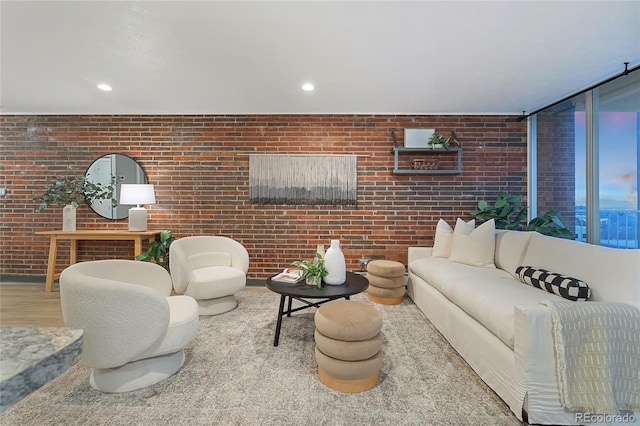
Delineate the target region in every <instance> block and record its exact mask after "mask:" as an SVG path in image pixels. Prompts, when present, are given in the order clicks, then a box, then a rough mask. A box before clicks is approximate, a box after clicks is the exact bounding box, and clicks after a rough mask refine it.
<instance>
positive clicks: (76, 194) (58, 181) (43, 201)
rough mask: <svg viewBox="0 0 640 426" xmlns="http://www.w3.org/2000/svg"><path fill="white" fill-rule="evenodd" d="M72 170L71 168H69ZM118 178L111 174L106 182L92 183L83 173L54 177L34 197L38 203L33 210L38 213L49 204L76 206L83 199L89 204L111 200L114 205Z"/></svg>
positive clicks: (115, 204)
mask: <svg viewBox="0 0 640 426" xmlns="http://www.w3.org/2000/svg"><path fill="white" fill-rule="evenodd" d="M69 170H70V171H73V170H72V169H69ZM119 181H120V180H119V179H118V178H117V177H115V176H112V177H111V181H110V182H109V183H108V184H103V183H94V182H91V181H89V180H88V179H87V176H85V175H71V176H63V177H61V178H55V179H54V180H53V181H52V182H51V183H49V184H48V185H47V186H45V188H44V193H43V194H41V195H39V196H37V197H34V199H33V201H37V202H39V203H40V204H39V205H38V206H37V207H36V208H35V211H36V212H38V213H40V212H42V211H44V210H45V209H46V208H48V207H50V206H68V205H70V206H73V207H78V206H79V205H80V204H81V203H82V202H83V201H86V202H87V203H88V204H91V203H92V202H93V201H94V200H108V199H110V200H111V205H112V206H113V207H116V206H117V205H118V200H116V199H115V197H114V193H115V191H116V187H117V185H118V182H119Z"/></svg>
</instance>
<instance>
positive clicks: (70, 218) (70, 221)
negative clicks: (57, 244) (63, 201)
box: [62, 204, 76, 232]
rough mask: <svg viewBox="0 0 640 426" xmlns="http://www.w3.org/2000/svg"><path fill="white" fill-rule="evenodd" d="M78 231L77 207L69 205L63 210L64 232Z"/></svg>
mask: <svg viewBox="0 0 640 426" xmlns="http://www.w3.org/2000/svg"><path fill="white" fill-rule="evenodd" d="M75 230H76V207H75V206H72V205H71V204H67V205H66V206H64V207H63V208H62V231H63V232H75Z"/></svg>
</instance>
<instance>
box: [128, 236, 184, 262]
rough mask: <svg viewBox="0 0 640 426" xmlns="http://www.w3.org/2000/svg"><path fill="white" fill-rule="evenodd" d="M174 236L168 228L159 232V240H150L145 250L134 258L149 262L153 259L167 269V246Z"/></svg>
mask: <svg viewBox="0 0 640 426" xmlns="http://www.w3.org/2000/svg"><path fill="white" fill-rule="evenodd" d="M175 239H176V237H174V236H173V233H172V232H171V231H169V230H168V229H166V230H164V231H162V232H160V240H159V241H158V240H155V241H152V242H151V243H150V244H149V247H147V251H145V252H144V253H141V254H139V255H137V256H136V260H140V261H143V262H149V261H151V260H153V261H154V262H155V263H157V264H158V265H160V266H162V267H164V268H165V269H167V270H168V269H169V248H170V247H171V243H173V242H174V241H175Z"/></svg>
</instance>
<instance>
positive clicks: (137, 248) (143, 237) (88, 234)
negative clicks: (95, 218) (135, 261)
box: [36, 229, 162, 291]
mask: <svg viewBox="0 0 640 426" xmlns="http://www.w3.org/2000/svg"><path fill="white" fill-rule="evenodd" d="M161 232H162V231H140V232H135V231H127V230H110V229H83V230H80V231H73V232H64V231H42V232H36V235H48V236H49V237H50V238H51V243H50V244H49V263H48V264H47V281H46V284H45V287H44V290H45V291H52V290H53V281H54V280H55V279H56V278H60V274H59V273H58V274H56V259H57V255H58V241H69V242H70V248H69V265H73V264H74V263H76V258H77V255H78V241H98V240H103V241H104V240H107V241H123V240H124V241H133V242H134V251H133V256H134V257H135V256H137V255H139V254H140V253H142V242H143V241H148V242H152V241H154V240H155V239H156V236H158V235H160V233H161Z"/></svg>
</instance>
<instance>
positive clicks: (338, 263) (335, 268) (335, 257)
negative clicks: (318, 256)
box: [323, 240, 347, 285]
mask: <svg viewBox="0 0 640 426" xmlns="http://www.w3.org/2000/svg"><path fill="white" fill-rule="evenodd" d="M324 266H325V268H327V271H329V273H328V274H327V275H325V277H324V278H323V280H324V282H325V284H330V285H340V284H344V282H345V281H346V280H347V263H346V262H345V260H344V254H343V253H342V250H341V249H340V240H331V246H330V247H329V248H328V249H327V253H326V254H325V256H324Z"/></svg>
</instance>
